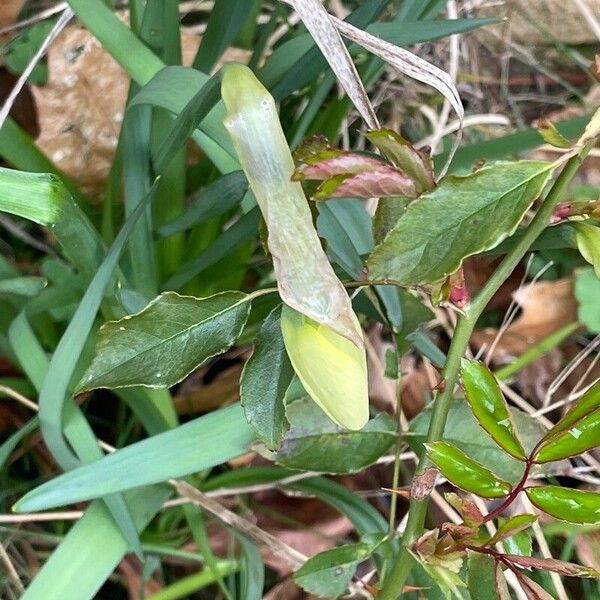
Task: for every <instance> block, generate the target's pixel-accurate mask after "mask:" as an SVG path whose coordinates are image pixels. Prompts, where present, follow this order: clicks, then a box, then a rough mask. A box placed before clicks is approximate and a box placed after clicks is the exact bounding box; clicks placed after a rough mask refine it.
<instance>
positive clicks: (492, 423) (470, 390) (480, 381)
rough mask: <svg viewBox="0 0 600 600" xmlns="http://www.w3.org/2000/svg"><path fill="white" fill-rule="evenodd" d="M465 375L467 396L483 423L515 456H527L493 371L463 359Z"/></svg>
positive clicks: (504, 447) (464, 381)
mask: <svg viewBox="0 0 600 600" xmlns="http://www.w3.org/2000/svg"><path fill="white" fill-rule="evenodd" d="M461 377H462V382H463V387H464V390H465V397H466V399H467V402H468V403H469V405H470V407H471V410H472V411H473V414H474V415H475V418H476V419H477V421H478V422H479V424H480V425H481V427H483V429H485V430H486V431H487V432H488V434H489V435H490V436H491V437H492V439H493V440H494V441H495V442H496V443H497V444H498V445H499V446H500V447H501V448H503V449H504V450H506V452H508V453H509V454H510V455H511V456H514V457H515V458H518V459H520V460H524V459H525V450H523V446H522V444H521V442H520V441H519V438H518V437H517V434H516V429H515V427H514V424H513V422H512V419H511V416H510V412H509V410H508V405H507V404H506V400H505V399H504V395H503V394H502V391H501V389H500V386H499V385H498V382H497V381H496V378H495V377H494V375H493V374H492V372H491V371H490V370H489V369H488V368H487V367H486V366H485V365H484V364H483V363H480V362H478V361H472V360H467V359H463V360H462V363H461Z"/></svg>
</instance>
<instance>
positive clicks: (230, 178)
mask: <svg viewBox="0 0 600 600" xmlns="http://www.w3.org/2000/svg"><path fill="white" fill-rule="evenodd" d="M247 190H248V181H247V180H246V176H245V175H244V173H242V171H233V172H232V173H228V174H227V175H223V177H220V178H219V179H217V180H216V181H214V182H213V183H211V184H210V185H208V186H206V187H205V188H203V189H201V190H200V192H199V193H197V194H195V195H194V196H193V197H192V199H191V201H190V203H189V205H188V206H187V208H186V209H185V210H184V211H183V213H182V214H181V215H180V216H178V217H177V218H176V219H174V220H173V221H170V222H169V223H166V224H165V225H163V226H162V227H160V228H159V229H158V231H157V232H156V233H157V234H158V235H159V236H161V237H166V236H168V235H173V234H175V233H180V232H182V231H186V230H187V229H191V228H192V227H194V226H196V225H199V224H200V223H204V221H207V220H208V219H212V218H213V217H218V216H220V215H222V214H224V213H226V212H227V211H228V210H231V209H233V208H234V207H236V206H237V205H238V204H239V203H240V202H241V201H242V198H243V197H244V194H245V193H246V191H247Z"/></svg>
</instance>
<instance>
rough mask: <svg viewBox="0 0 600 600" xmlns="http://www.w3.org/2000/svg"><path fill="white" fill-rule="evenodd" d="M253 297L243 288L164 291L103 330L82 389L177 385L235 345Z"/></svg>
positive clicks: (105, 326) (83, 379)
mask: <svg viewBox="0 0 600 600" xmlns="http://www.w3.org/2000/svg"><path fill="white" fill-rule="evenodd" d="M249 300H250V297H249V296H248V295H246V294H243V293H241V292H225V293H222V294H216V295H214V296H209V297H208V298H193V297H191V296H180V295H178V294H176V293H174V292H166V293H164V294H161V295H160V296H158V297H157V298H155V299H154V300H153V301H152V302H151V303H150V304H149V305H148V306H147V307H146V308H144V310H142V311H141V312H139V313H137V314H136V315H133V316H126V317H123V319H121V320H119V321H111V322H109V323H106V324H105V325H104V326H103V327H102V328H101V329H100V331H99V333H98V343H97V347H96V356H95V357H94V360H93V362H92V364H91V365H90V366H89V368H88V370H87V371H86V373H85V375H84V376H83V378H82V380H81V383H80V386H79V387H80V389H86V390H89V389H94V388H97V387H108V388H120V387H130V386H135V385H144V386H148V387H170V386H172V385H174V384H175V383H177V382H179V381H181V380H182V379H183V378H184V377H186V376H187V375H188V374H189V373H190V372H191V371H193V370H194V369H195V368H197V367H199V366H200V365H202V364H204V363H205V362H206V361H207V360H209V359H210V358H212V357H213V356H216V355H218V354H221V353H223V352H225V350H227V349H228V348H230V347H231V346H232V345H233V343H234V342H235V340H236V339H237V337H238V336H239V334H240V333H241V331H242V328H243V327H244V325H245V323H246V319H247V318H248V313H249V310H250V301H249Z"/></svg>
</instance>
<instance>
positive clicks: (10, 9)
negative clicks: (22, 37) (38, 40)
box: [0, 0, 25, 27]
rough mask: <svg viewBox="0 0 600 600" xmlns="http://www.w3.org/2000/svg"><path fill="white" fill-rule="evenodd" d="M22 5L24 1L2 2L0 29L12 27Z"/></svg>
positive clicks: (6, 0) (11, 0) (5, 0)
mask: <svg viewBox="0 0 600 600" xmlns="http://www.w3.org/2000/svg"><path fill="white" fill-rule="evenodd" d="M24 4H25V0H3V2H2V4H0V27H8V26H9V25H12V24H13V23H14V22H15V20H16V18H17V17H18V16H19V13H20V12H21V9H22V8H23V5H24Z"/></svg>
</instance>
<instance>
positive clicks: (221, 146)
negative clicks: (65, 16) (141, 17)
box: [70, 0, 236, 172]
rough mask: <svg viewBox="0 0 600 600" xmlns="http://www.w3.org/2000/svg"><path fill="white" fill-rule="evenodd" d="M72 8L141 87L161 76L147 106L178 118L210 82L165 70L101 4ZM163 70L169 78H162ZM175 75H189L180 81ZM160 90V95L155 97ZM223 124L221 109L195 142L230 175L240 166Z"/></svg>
mask: <svg viewBox="0 0 600 600" xmlns="http://www.w3.org/2000/svg"><path fill="white" fill-rule="evenodd" d="M70 5H71V7H72V9H73V10H74V11H75V13H76V14H77V16H78V17H79V19H80V20H81V21H82V22H83V24H84V25H85V26H86V27H87V28H88V29H89V30H90V32H91V33H93V35H95V36H96V37H97V38H98V40H99V41H100V42H101V43H102V46H103V47H104V48H105V49H106V50H107V51H108V52H109V53H110V54H111V55H112V56H113V58H114V59H115V60H116V61H117V62H118V63H119V64H120V65H121V66H122V67H123V68H124V69H125V70H126V71H127V72H128V73H129V75H130V76H131V77H132V79H134V80H135V81H136V82H137V83H138V84H139V85H142V86H145V85H146V84H147V83H149V82H150V80H151V79H153V78H154V77H155V76H157V78H156V81H155V83H156V82H159V83H160V85H158V84H157V85H155V87H153V88H150V90H151V92H149V93H148V94H146V96H145V97H146V98H147V99H148V102H147V103H149V104H154V105H159V106H161V105H162V106H163V108H166V109H167V110H169V111H170V112H172V113H174V114H178V113H179V112H180V111H181V110H182V109H183V107H184V106H185V105H186V104H187V102H188V101H189V100H190V99H191V97H192V96H193V95H194V93H195V92H196V91H198V90H199V89H200V87H202V85H204V83H205V82H206V81H207V80H208V76H207V75H205V74H203V73H200V72H199V71H196V70H195V69H189V68H184V67H167V68H166V69H165V68H164V67H165V64H164V63H163V62H162V61H161V60H160V59H159V58H158V57H157V56H156V55H155V54H154V53H153V52H152V51H151V50H149V49H148V47H147V46H146V45H145V44H144V43H143V42H141V41H140V40H139V39H138V38H137V37H136V36H135V34H134V33H133V32H132V31H131V30H130V29H129V28H128V27H127V25H125V24H124V23H123V22H122V21H121V20H120V19H119V18H118V17H117V16H116V15H115V14H114V13H113V12H112V11H111V10H110V9H109V8H108V7H107V6H106V5H105V4H104V3H103V2H102V1H101V0H71V2H70ZM163 70H164V71H166V74H164V75H160V72H161V71H163ZM175 73H178V74H181V73H185V75H183V76H181V79H178V78H177V75H175ZM182 80H184V81H183V82H182ZM163 84H164V85H163ZM157 89H159V90H160V93H157V94H155V91H156V90H157ZM155 102H156V104H155ZM161 103H162V104H161ZM221 121H222V107H221V108H220V112H219V109H217V110H216V111H215V112H214V113H211V115H209V116H208V117H207V118H206V119H205V121H204V122H203V123H202V125H201V127H200V129H201V132H197V133H195V134H194V140H195V141H196V142H198V144H199V145H200V146H201V147H202V148H203V149H204V151H205V152H206V153H207V154H208V156H210V157H211V159H212V160H213V161H214V162H215V164H217V165H218V166H219V168H220V169H222V170H223V171H224V172H227V171H232V170H235V168H236V162H235V160H234V159H233V157H232V152H231V151H230V148H231V146H230V142H229V140H228V138H227V135H226V132H225V131H224V129H223V127H222V124H221Z"/></svg>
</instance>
